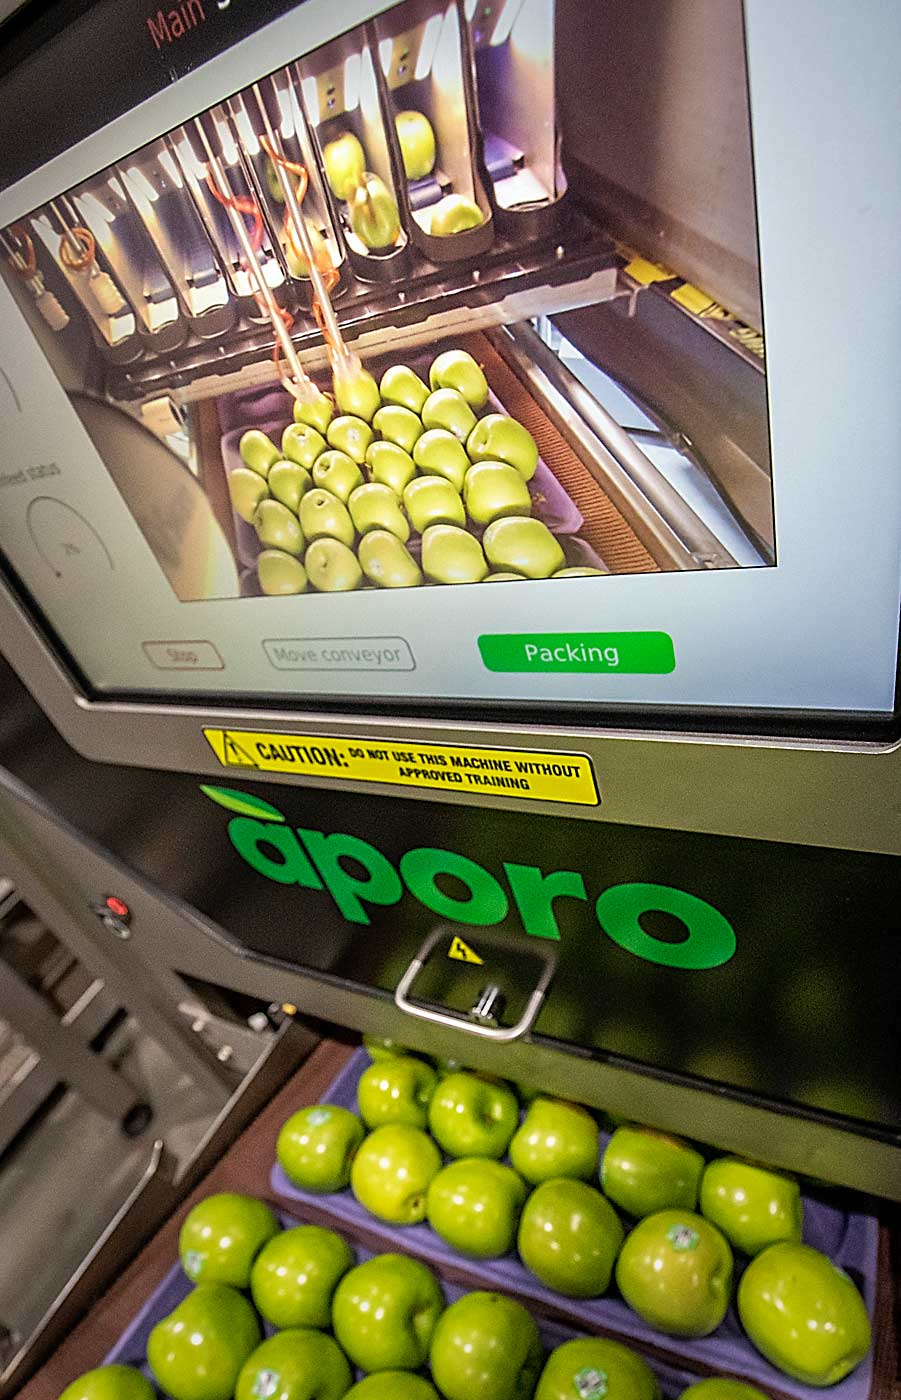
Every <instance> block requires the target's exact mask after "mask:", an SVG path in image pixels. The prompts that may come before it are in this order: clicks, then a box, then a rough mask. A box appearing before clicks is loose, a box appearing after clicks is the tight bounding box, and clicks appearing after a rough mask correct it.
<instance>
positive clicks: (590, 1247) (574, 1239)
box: [517, 1176, 623, 1298]
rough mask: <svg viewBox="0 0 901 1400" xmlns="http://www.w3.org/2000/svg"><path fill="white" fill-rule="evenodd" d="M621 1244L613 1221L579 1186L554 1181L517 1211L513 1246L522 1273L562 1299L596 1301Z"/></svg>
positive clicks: (589, 1190) (597, 1197) (604, 1204)
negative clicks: (516, 1230)
mask: <svg viewBox="0 0 901 1400" xmlns="http://www.w3.org/2000/svg"><path fill="white" fill-rule="evenodd" d="M622 1242H623V1227H622V1225H621V1224H620V1220H619V1216H618V1215H617V1213H616V1211H615V1210H614V1209H613V1207H612V1205H611V1204H610V1202H609V1201H606V1200H605V1199H604V1197H603V1196H602V1195H601V1193H600V1191H596V1190H595V1188H594V1187H593V1186H588V1185H586V1183H585V1182H584V1181H573V1180H572V1178H571V1177H564V1176H560V1177H555V1178H553V1179H552V1180H550V1181H543V1182H542V1183H541V1185H540V1186H536V1187H535V1190H534V1191H533V1192H532V1194H531V1196H530V1197H529V1199H528V1200H527V1201H526V1204H525V1206H524V1207H523V1212H522V1217H521V1219H520V1222H519V1235H518V1237H517V1246H518V1248H519V1254H520V1258H521V1259H522V1262H523V1263H524V1264H525V1266H526V1268H527V1269H528V1270H529V1271H530V1272H531V1273H533V1274H534V1275H535V1277H536V1278H537V1279H540V1280H541V1282H542V1283H544V1284H546V1285H547V1287H548V1288H553V1289H554V1290H555V1292H557V1293H563V1294H565V1296H566V1297H568V1298H599V1297H600V1296H601V1294H602V1293H605V1292H606V1291H607V1288H608V1286H609V1284H610V1275H611V1274H612V1272H613V1265H614V1263H615V1261H616V1256H617V1253H618V1252H619V1247H620V1245H621V1244H622Z"/></svg>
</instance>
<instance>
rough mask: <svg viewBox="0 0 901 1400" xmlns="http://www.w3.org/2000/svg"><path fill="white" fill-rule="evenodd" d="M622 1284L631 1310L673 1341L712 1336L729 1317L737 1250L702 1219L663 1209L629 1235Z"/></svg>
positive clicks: (619, 1269) (619, 1270)
mask: <svg viewBox="0 0 901 1400" xmlns="http://www.w3.org/2000/svg"><path fill="white" fill-rule="evenodd" d="M616 1282H617V1285H618V1287H619V1291H620V1293H621V1294H622V1295H623V1297H624V1298H625V1300H626V1302H627V1303H628V1304H629V1307H630V1308H634V1310H635V1312H637V1313H638V1316H639V1317H642V1318H644V1320H645V1322H649V1323H650V1325H651V1326H652V1327H657V1328H659V1330H660V1331H661V1332H667V1333H669V1334H670V1336H673V1337H706V1336H708V1335H709V1333H711V1332H713V1331H715V1329H716V1328H717V1327H719V1325H720V1323H721V1322H722V1320H723V1318H724V1317H725V1316H726V1309H727V1308H728V1306H729V1292H730V1289H731V1286H732V1251H731V1250H730V1248H729V1245H728V1243H727V1241H726V1240H725V1239H724V1237H723V1236H722V1235H721V1234H720V1232H719V1230H718V1229H717V1228H716V1226H715V1225H711V1224H710V1221H709V1220H704V1218H703V1217H702V1216H700V1215H694V1214H693V1213H692V1212H691V1211H690V1210H660V1211H658V1212H657V1214H656V1215H648V1216H645V1218H644V1220H639V1222H638V1224H637V1225H636V1226H635V1228H634V1230H632V1231H631V1233H630V1234H629V1235H627V1237H626V1242H625V1244H624V1245H623V1247H622V1249H621V1250H620V1255H619V1259H618V1260H617V1264H616Z"/></svg>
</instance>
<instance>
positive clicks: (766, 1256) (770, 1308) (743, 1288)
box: [738, 1242, 871, 1386]
mask: <svg viewBox="0 0 901 1400" xmlns="http://www.w3.org/2000/svg"><path fill="white" fill-rule="evenodd" d="M738 1315H739V1317H740V1318H741V1324H742V1326H743V1327H744V1329H745V1331H746V1332H747V1334H748V1336H749V1337H750V1339H751V1341H752V1342H753V1343H754V1346H755V1347H756V1348H757V1350H758V1351H759V1352H760V1353H761V1354H762V1355H763V1356H765V1357H766V1359H767V1361H769V1362H771V1363H772V1364H773V1365H774V1366H778V1368H779V1370H780V1371H784V1372H785V1374H786V1375H787V1376H792V1377H793V1378H794V1379H795V1380H797V1381H802V1382H803V1384H804V1385H815V1386H824V1385H836V1384H837V1383H838V1382H839V1381H840V1380H843V1379H844V1377H845V1376H847V1375H849V1374H850V1373H851V1371H853V1370H854V1368H855V1366H859V1365H860V1363H861V1361H863V1359H864V1357H865V1356H866V1354H867V1352H868V1351H869V1349H870V1341H871V1333H870V1320H869V1318H868V1317H867V1310H866V1308H865V1307H864V1302H863V1299H862V1298H861V1296H860V1294H859V1293H858V1291H857V1289H856V1288H855V1287H854V1284H853V1283H852V1282H851V1280H850V1278H849V1277H848V1275H847V1274H846V1273H845V1272H844V1270H842V1269H839V1268H837V1267H836V1266H835V1264H833V1262H832V1260H831V1259H828V1258H827V1257H826V1255H825V1254H820V1252H819V1251H818V1250H816V1249H811V1247H810V1245H806V1244H797V1243H794V1242H786V1243H783V1244H772V1245H770V1247H769V1248H768V1249H765V1250H764V1251H763V1253H762V1254H758V1255H757V1256H756V1258H754V1259H752V1260H751V1262H750V1264H749V1265H748V1267H747V1268H746V1269H745V1272H744V1274H743V1275H742V1279H741V1282H740V1283H739V1285H738Z"/></svg>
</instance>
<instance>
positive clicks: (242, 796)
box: [200, 783, 285, 822]
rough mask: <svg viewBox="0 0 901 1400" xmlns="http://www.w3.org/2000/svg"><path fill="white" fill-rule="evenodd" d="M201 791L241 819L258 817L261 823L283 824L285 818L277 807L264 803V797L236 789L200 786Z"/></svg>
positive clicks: (205, 784) (202, 784)
mask: <svg viewBox="0 0 901 1400" xmlns="http://www.w3.org/2000/svg"><path fill="white" fill-rule="evenodd" d="M200 791H201V792H202V793H203V794H204V796H205V797H208V798H209V799H210V801H211V802H218V804H219V806H220V807H224V808H225V809H226V811H229V812H237V814H238V816H239V817H256V818H257V820H258V821H261V822H283V821H284V820H285V818H284V817H283V816H282V814H281V812H280V811H279V810H278V808H277V807H273V806H271V805H270V804H269V803H268V802H264V801H263V799H262V797H256V796H252V795H251V794H250V793H247V792H237V791H236V790H235V789H234V788H223V787H211V786H210V785H208V784H207V783H201V784H200Z"/></svg>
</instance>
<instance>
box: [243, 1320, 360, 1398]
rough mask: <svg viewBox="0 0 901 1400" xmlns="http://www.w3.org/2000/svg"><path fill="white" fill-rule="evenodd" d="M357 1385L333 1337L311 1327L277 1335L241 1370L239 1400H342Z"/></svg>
mask: <svg viewBox="0 0 901 1400" xmlns="http://www.w3.org/2000/svg"><path fill="white" fill-rule="evenodd" d="M352 1383H353V1375H352V1374H351V1369H350V1367H349V1366H348V1364H347V1357H346V1356H345V1355H344V1353H343V1351H342V1350H341V1348H340V1347H339V1346H338V1344H337V1342H336V1341H335V1340H334V1338H333V1337H327V1336H326V1334H325V1333H324V1332H317V1331H315V1330H314V1329H313V1328H311V1327H292V1328H289V1329H288V1330H287V1331H285V1332H276V1334H275V1336H274V1337H269V1338H268V1339H267V1340H266V1341H265V1342H263V1343H262V1345H261V1346H258V1347H257V1349H256V1351H255V1352H253V1354H252V1355H251V1356H249V1357H248V1358H247V1360H246V1361H245V1362H244V1365H243V1366H242V1367H241V1374H240V1375H239V1376H238V1384H237V1385H236V1386H235V1400H262V1397H264V1396H265V1397H266V1400H342V1396H344V1395H346V1394H347V1392H348V1390H349V1389H350V1387H351V1385H352Z"/></svg>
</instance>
